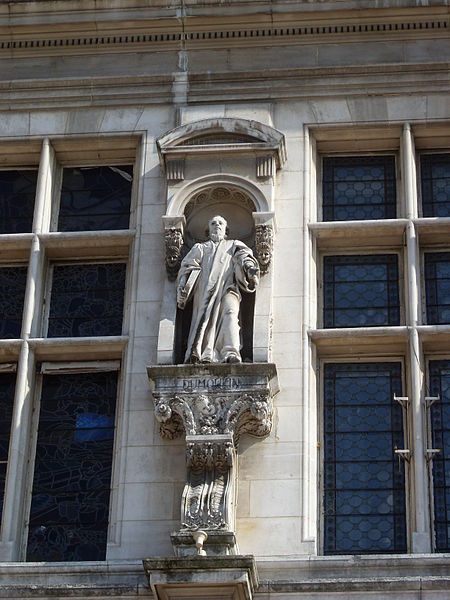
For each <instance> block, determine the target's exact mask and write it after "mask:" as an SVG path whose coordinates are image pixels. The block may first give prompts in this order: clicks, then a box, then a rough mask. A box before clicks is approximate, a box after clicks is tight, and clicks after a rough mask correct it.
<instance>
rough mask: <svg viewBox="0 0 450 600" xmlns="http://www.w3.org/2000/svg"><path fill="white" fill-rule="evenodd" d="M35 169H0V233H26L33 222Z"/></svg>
mask: <svg viewBox="0 0 450 600" xmlns="http://www.w3.org/2000/svg"><path fill="white" fill-rule="evenodd" d="M37 174H38V172H37V171H36V170H29V171H18V170H11V171H0V233H26V232H29V231H31V229H32V224H33V211H34V197H35V195H36V183H37Z"/></svg>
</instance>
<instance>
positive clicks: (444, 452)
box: [430, 360, 450, 552]
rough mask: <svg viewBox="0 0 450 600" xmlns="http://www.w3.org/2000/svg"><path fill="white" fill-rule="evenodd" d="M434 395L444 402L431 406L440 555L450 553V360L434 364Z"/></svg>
mask: <svg viewBox="0 0 450 600" xmlns="http://www.w3.org/2000/svg"><path fill="white" fill-rule="evenodd" d="M430 393H431V394H432V395H433V396H439V397H440V401H439V402H435V403H434V404H433V405H432V407H431V430H432V437H433V448H437V449H440V450H441V452H440V453H439V454H437V455H435V457H434V458H433V495H434V533H435V545H436V551H437V552H450V360H433V361H430Z"/></svg>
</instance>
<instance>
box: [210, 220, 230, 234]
mask: <svg viewBox="0 0 450 600" xmlns="http://www.w3.org/2000/svg"><path fill="white" fill-rule="evenodd" d="M226 229H227V222H226V221H225V219H224V218H223V217H221V216H217V217H213V218H212V219H211V220H210V222H209V235H214V236H217V237H219V238H221V239H222V238H224V237H225V232H226Z"/></svg>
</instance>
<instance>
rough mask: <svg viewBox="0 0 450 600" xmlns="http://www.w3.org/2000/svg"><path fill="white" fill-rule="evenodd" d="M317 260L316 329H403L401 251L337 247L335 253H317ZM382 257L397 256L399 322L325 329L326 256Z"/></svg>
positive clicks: (403, 273) (379, 248)
mask: <svg viewBox="0 0 450 600" xmlns="http://www.w3.org/2000/svg"><path fill="white" fill-rule="evenodd" d="M318 254H319V260H318V263H319V264H318V269H317V291H318V298H317V328H318V329H324V330H327V331H333V330H336V329H346V330H348V331H350V330H352V329H356V328H361V327H364V328H366V327H367V328H370V329H373V330H376V329H377V328H381V327H383V328H387V327H403V326H404V325H405V322H406V314H405V268H404V253H403V251H402V250H401V249H397V248H395V247H394V248H389V249H388V248H386V249H385V250H383V248H382V247H375V248H373V249H371V248H370V247H367V248H366V247H364V248H361V247H360V248H358V247H356V248H355V247H354V246H351V247H350V246H349V248H348V249H346V248H341V247H338V248H336V251H335V252H333V253H332V252H331V249H329V248H327V249H323V250H321V251H319V252H318ZM376 254H378V255H383V254H393V255H396V256H397V266H398V296H399V308H400V310H399V316H400V322H399V323H398V325H373V326H372V325H370V326H369V325H360V326H357V327H325V325H324V310H325V302H324V275H325V270H324V258H325V257H327V256H373V255H376Z"/></svg>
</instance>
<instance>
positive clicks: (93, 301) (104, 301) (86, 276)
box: [47, 263, 126, 337]
mask: <svg viewBox="0 0 450 600" xmlns="http://www.w3.org/2000/svg"><path fill="white" fill-rule="evenodd" d="M125 273H126V265H125V263H100V264H72V265H55V266H54V267H53V280H52V291H51V303H50V313H49V318H48V333H47V335H48V337H88V336H99V335H121V333H122V318H123V303H124V292H125Z"/></svg>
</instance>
